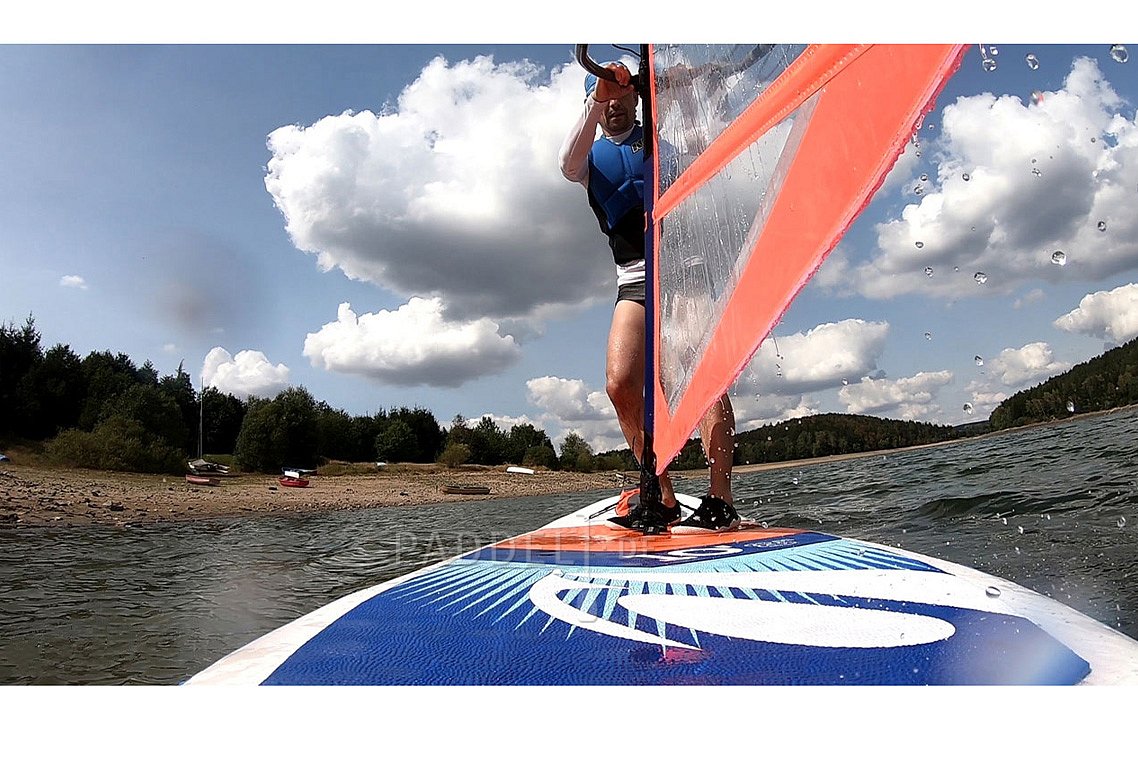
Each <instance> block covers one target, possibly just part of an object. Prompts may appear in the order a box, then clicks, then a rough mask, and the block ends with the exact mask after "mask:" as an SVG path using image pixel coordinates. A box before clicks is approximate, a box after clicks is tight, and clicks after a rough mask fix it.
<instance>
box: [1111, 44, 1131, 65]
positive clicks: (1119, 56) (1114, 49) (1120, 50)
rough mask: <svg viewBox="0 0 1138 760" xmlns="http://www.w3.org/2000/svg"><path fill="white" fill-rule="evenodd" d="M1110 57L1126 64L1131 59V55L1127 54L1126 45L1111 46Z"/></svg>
mask: <svg viewBox="0 0 1138 760" xmlns="http://www.w3.org/2000/svg"><path fill="white" fill-rule="evenodd" d="M1110 57H1111V58H1113V59H1114V60H1116V61H1118V62H1119V63H1126V61H1127V60H1129V59H1130V53H1128V52H1126V46H1125V45H1111V46H1110Z"/></svg>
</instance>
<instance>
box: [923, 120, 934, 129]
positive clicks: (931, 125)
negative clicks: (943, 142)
mask: <svg viewBox="0 0 1138 760" xmlns="http://www.w3.org/2000/svg"><path fill="white" fill-rule="evenodd" d="M932 128H933V123H932V122H931V121H930V122H929V125H928V126H927V127H925V129H932Z"/></svg>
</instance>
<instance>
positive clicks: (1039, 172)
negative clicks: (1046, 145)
mask: <svg viewBox="0 0 1138 760" xmlns="http://www.w3.org/2000/svg"><path fill="white" fill-rule="evenodd" d="M1031 173H1032V174H1034V175H1035V176H1036V177H1042V176H1043V172H1041V171H1039V169H1032V170H1031Z"/></svg>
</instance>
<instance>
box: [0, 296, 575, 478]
mask: <svg viewBox="0 0 1138 760" xmlns="http://www.w3.org/2000/svg"><path fill="white" fill-rule="evenodd" d="M13 442H27V443H36V444H42V447H43V452H44V453H45V454H46V456H47V457H48V458H49V459H50V460H52V461H55V462H57V463H59V464H61V465H68V466H77V467H88V468H93V469H108V470H126V471H134V472H166V473H172V474H173V473H180V472H184V471H185V469H186V461H187V458H192V457H195V456H197V454H198V453H199V450H200V452H201V453H207V454H208V455H210V456H221V455H224V456H231V457H232V458H233V461H234V462H235V463H236V464H237V465H238V466H239V467H240V468H241V469H243V470H247V471H259V472H277V471H279V470H280V469H281V468H283V467H304V468H308V467H317V466H319V465H320V464H323V463H326V462H329V461H343V462H371V461H375V462H381V461H386V462H411V463H430V462H436V461H439V462H443V463H445V464H448V465H451V466H458V465H462V464H484V465H500V464H506V463H510V464H519V465H527V466H541V467H549V468H562V467H563V468H566V469H575V470H577V469H584V470H591V469H593V468H594V467H595V466H596V464H597V462H596V460H597V458H596V457H594V456H593V453H592V451H591V449H590V448H589V446H588V444H586V443H585V441H584V440H583V439H581V437H580V436H578V435H575V434H570V435H569V436H568V437H567V438H566V440H565V442H564V444H563V445H562V447H561V454H560V456H559V455H558V454H557V452H556V451H555V450H554V447H553V444H552V442H551V441H550V439H549V436H548V435H547V434H546V432H545V431H544V430H541V429H538V428H535V427H534V426H533V425H530V424H522V425H514V426H513V427H511V428H510V429H509V430H503V429H502V428H500V427H499V426H498V425H497V423H495V422H494V421H493V419H491V418H490V417H483V418H482V419H481V420H479V421H478V422H477V423H476V424H473V425H471V424H470V423H469V422H468V421H467V420H465V419H463V418H462V417H456V418H455V419H454V420H453V421H452V423H451V426H450V428H449V429H444V428H443V427H442V426H441V425H440V424H439V423H438V421H437V420H436V419H435V417H434V415H433V414H432V413H431V412H430V411H428V410H426V409H421V408H414V409H409V408H406V407H399V408H391V409H386V410H381V411H379V412H376V413H375V414H370V415H354V416H353V415H350V414H348V413H347V412H345V411H343V410H342V409H334V408H332V407H331V406H330V405H328V404H327V403H325V402H323V401H317V400H316V399H315V398H313V396H312V394H311V393H309V392H308V391H307V390H306V389H304V388H288V389H286V390H284V391H282V392H280V393H278V394H277V395H276V396H275V397H273V398H271V399H270V398H258V397H252V398H249V399H248V400H242V399H239V398H237V397H235V396H233V395H231V394H228V393H223V392H221V391H219V390H217V389H216V388H213V387H210V388H205V389H204V390H203V391H201V392H199V391H196V390H195V389H194V386H193V382H192V380H191V378H190V376H189V374H188V373H186V372H185V370H184V369H183V367H182V366H181V365H179V366H178V369H177V371H176V372H174V373H173V374H170V375H165V376H159V373H158V372H157V370H156V369H155V368H154V366H153V365H152V364H151V363H150V362H149V361H147V362H145V363H144V364H143V365H142V366H141V367H140V366H137V365H136V364H135V363H134V361H133V360H132V359H131V358H130V357H129V356H127V355H126V354H123V353H118V354H115V353H111V352H110V351H92V352H91V353H89V354H88V355H87V356H86V357H83V358H80V357H79V356H78V355H77V354H76V353H75V352H74V351H72V350H71V348H70V346H68V345H64V344H57V345H55V346H53V347H51V348H50V349H48V350H46V351H45V350H44V349H43V347H42V345H41V336H40V334H39V332H38V331H37V330H36V328H35V320H34V318H33V317H31V316H29V317H28V318H27V320H26V321H25V323H24V324H23V326H22V327H17V326H15V325H14V324H12V323H8V324H6V325H3V326H0V443H3V444H4V445H10V444H11V443H13Z"/></svg>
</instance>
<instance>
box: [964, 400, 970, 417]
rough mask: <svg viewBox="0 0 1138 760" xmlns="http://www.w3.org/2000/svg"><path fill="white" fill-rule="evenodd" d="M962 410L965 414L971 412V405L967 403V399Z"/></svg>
mask: <svg viewBox="0 0 1138 760" xmlns="http://www.w3.org/2000/svg"><path fill="white" fill-rule="evenodd" d="M964 412H965V414H972V405H971V404H969V403H968V402H967V401H966V402H964Z"/></svg>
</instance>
